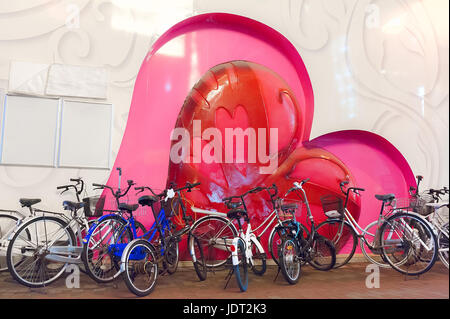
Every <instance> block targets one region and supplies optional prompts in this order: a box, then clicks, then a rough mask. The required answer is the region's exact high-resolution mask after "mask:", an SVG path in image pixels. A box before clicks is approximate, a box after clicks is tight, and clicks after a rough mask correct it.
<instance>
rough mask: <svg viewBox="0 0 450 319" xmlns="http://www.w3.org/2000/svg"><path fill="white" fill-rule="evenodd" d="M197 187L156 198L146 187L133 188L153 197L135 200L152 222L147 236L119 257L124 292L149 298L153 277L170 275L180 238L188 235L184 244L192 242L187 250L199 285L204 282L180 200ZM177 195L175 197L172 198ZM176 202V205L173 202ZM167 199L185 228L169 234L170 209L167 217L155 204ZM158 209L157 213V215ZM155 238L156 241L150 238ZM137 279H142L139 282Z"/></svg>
mask: <svg viewBox="0 0 450 319" xmlns="http://www.w3.org/2000/svg"><path fill="white" fill-rule="evenodd" d="M198 185H200V183H195V184H191V183H189V182H188V183H187V184H186V186H184V187H181V188H176V189H173V188H170V189H167V190H164V191H163V192H162V193H160V194H156V193H155V192H154V191H153V190H152V189H151V188H150V187H138V188H136V189H137V190H139V191H140V192H142V191H144V190H145V189H148V190H149V191H150V192H151V193H152V194H153V196H149V195H145V196H142V197H140V198H139V204H140V205H142V206H149V207H151V208H152V212H153V215H154V218H155V222H154V224H153V225H152V227H151V228H150V230H149V232H148V233H146V234H144V235H143V236H142V237H141V238H137V239H134V240H133V241H131V242H130V243H129V244H128V245H126V247H125V249H124V250H123V254H122V257H121V273H122V277H123V279H124V281H125V284H126V286H127V287H128V289H129V290H130V291H131V292H132V293H134V294H135V295H137V296H140V297H142V296H146V295H148V294H150V293H151V292H152V291H153V289H154V287H155V284H156V280H157V277H158V276H159V275H163V274H165V273H168V274H173V273H174V272H175V271H176V269H177V266H178V260H179V248H178V243H179V242H180V241H181V239H182V237H183V236H184V235H186V234H187V235H188V242H190V241H192V243H193V247H191V248H190V249H189V253H190V255H191V258H192V262H193V265H194V269H195V271H196V274H197V276H198V278H199V279H200V281H203V280H206V276H207V271H206V267H205V262H204V257H203V250H202V247H201V245H200V241H199V240H198V239H197V238H196V236H195V235H193V234H192V222H193V219H192V217H191V216H188V215H186V206H185V205H184V203H183V201H182V200H181V192H182V191H183V190H186V191H187V192H190V191H191V190H192V189H193V188H194V187H196V186H198ZM175 195H177V197H175ZM174 198H175V199H178V201H176V200H175V199H174ZM168 199H171V200H172V203H171V204H173V202H175V201H176V202H177V203H178V204H179V205H180V208H181V213H182V219H183V221H184V222H185V226H184V227H183V228H182V229H179V230H178V231H176V232H174V233H172V230H174V228H175V227H174V225H173V224H172V223H171V221H170V219H169V217H173V216H172V213H173V211H174V210H173V209H172V210H171V211H170V212H169V213H168V214H167V213H166V211H165V208H164V207H163V205H161V207H158V205H157V204H158V203H162V202H163V201H164V202H167V200H168ZM158 208H160V210H159V211H158ZM157 235H159V238H157V239H156V240H155V239H154V237H156V236H157ZM148 236H149V238H148V239H146V237H148ZM160 263H162V269H163V270H162V271H161V272H159V271H158V269H159V266H158V265H159V264H160ZM141 276H142V277H143V278H141Z"/></svg>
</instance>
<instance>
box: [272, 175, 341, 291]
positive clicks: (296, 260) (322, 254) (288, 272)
mask: <svg viewBox="0 0 450 319" xmlns="http://www.w3.org/2000/svg"><path fill="white" fill-rule="evenodd" d="M308 181H309V178H308V179H304V180H302V181H301V182H300V183H298V182H294V187H292V188H290V189H289V190H288V191H287V193H286V194H285V196H284V197H285V198H286V197H287V196H288V195H289V194H290V193H294V194H296V195H297V197H298V198H299V200H300V201H302V202H304V203H305V205H306V211H307V214H308V219H309V221H310V224H311V225H310V226H311V228H310V231H309V232H308V230H307V228H306V227H305V226H304V225H302V224H301V223H299V222H298V221H297V220H296V219H295V214H293V219H292V220H290V221H289V223H287V224H286V223H284V224H283V227H284V232H283V236H282V237H281V239H282V241H281V245H280V246H279V248H278V249H279V250H278V257H279V271H280V270H281V273H282V274H283V277H284V278H285V279H286V281H287V282H288V283H290V284H292V285H293V284H296V283H297V282H298V280H299V278H300V273H301V266H302V265H303V264H305V263H309V264H310V265H311V266H312V267H314V268H315V269H317V270H321V271H327V270H330V269H332V268H333V267H334V265H335V263H336V249H335V247H334V245H333V243H332V242H331V241H330V240H329V239H327V238H326V237H324V236H322V235H320V234H319V233H318V232H317V230H316V226H315V224H314V217H313V215H312V213H311V209H310V207H309V202H308V198H307V196H306V192H305V191H304V189H303V185H304V184H305V183H307V182H308ZM299 192H300V193H301V194H299ZM294 205H295V204H292V203H291V204H286V203H282V204H281V205H280V209H282V210H289V209H291V210H292V209H296V208H297V207H295V206H294Z"/></svg>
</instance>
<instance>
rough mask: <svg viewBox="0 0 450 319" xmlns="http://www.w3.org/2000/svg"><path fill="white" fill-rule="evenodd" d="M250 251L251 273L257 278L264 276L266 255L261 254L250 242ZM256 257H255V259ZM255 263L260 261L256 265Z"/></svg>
mask: <svg viewBox="0 0 450 319" xmlns="http://www.w3.org/2000/svg"><path fill="white" fill-rule="evenodd" d="M250 245H251V247H250V249H251V252H252V259H253V264H252V267H251V269H252V271H253V273H254V274H255V275H257V276H262V275H264V274H265V272H266V270H267V263H266V254H265V253H264V251H263V252H261V251H260V250H259V248H258V246H257V245H256V244H255V243H254V242H253V241H251V242H250ZM255 256H256V257H255ZM257 261H261V263H259V262H258V263H257Z"/></svg>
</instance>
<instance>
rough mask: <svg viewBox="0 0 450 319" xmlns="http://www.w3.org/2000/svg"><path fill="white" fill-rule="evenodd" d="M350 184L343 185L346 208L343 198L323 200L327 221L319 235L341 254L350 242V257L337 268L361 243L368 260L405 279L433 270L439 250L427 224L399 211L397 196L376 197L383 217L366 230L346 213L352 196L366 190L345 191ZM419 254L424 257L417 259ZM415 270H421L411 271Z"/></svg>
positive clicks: (401, 209)
mask: <svg viewBox="0 0 450 319" xmlns="http://www.w3.org/2000/svg"><path fill="white" fill-rule="evenodd" d="M348 184H349V181H341V182H340V188H341V191H342V193H343V194H344V195H345V204H344V205H342V199H341V198H340V197H336V198H335V200H334V201H330V195H327V196H326V197H325V196H324V197H323V198H321V200H322V206H323V208H324V211H325V214H326V215H327V217H328V219H327V220H326V221H324V222H322V223H321V224H319V226H318V227H317V229H318V231H319V232H320V233H321V234H322V235H324V236H325V237H327V238H331V240H332V242H333V243H334V245H335V247H336V250H337V251H338V252H339V251H341V249H342V248H343V247H344V246H345V244H346V243H347V240H351V242H350V245H351V251H350V253H349V254H348V255H347V257H346V258H345V259H344V260H343V261H342V262H340V263H338V264H336V267H341V266H343V265H345V264H347V263H348V262H349V261H350V259H351V258H352V257H353V255H354V253H355V250H356V245H357V244H358V241H359V243H360V247H361V251H362V252H363V254H364V256H365V257H366V259H367V260H368V261H370V262H371V263H373V264H376V265H378V266H379V267H383V268H389V267H392V268H393V269H395V270H397V271H399V272H400V273H403V274H406V275H420V274H423V273H425V272H427V271H428V270H429V269H431V267H432V266H433V264H434V262H435V261H436V256H437V246H436V237H435V235H434V233H433V231H432V229H431V227H430V226H429V225H428V223H427V222H426V221H425V220H424V219H423V218H421V217H420V216H418V215H415V214H411V213H408V212H407V211H405V210H404V208H400V207H397V203H396V198H395V195H394V194H386V195H375V198H376V199H378V200H379V201H381V202H382V204H381V209H380V214H379V216H378V219H377V220H375V221H373V222H372V223H369V224H368V225H367V226H366V227H365V228H364V229H363V228H361V226H359V224H358V223H357V222H356V220H355V219H354V218H353V216H352V215H351V214H350V213H349V211H348V210H347V203H348V199H349V195H350V192H353V193H355V194H356V195H359V192H360V191H364V189H363V188H358V187H348V188H347V190H346V191H345V190H344V189H343V187H344V186H345V185H348ZM389 207H390V208H389ZM420 253H423V254H424V256H421V255H418V254H420ZM372 254H373V255H372ZM377 256H379V257H377ZM380 259H381V260H380ZM421 265H423V266H421ZM413 266H417V267H419V269H416V270H411V267H413Z"/></svg>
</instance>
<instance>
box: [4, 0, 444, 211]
mask: <svg viewBox="0 0 450 319" xmlns="http://www.w3.org/2000/svg"><path fill="white" fill-rule="evenodd" d="M448 7H449V2H448V1H447V0H423V1H419V0H409V1H408V0H404V1H401V0H377V1H370V0H360V1H356V0H245V1H242V0H227V1H223V0H194V1H191V0H170V1H169V0H168V1H149V0H142V1H141V0H96V1H88V0H70V1H69V0H60V1H57V0H20V1H19V0H15V1H6V0H3V1H0V95H1V92H2V89H3V91H5V90H6V89H7V85H8V77H9V63H10V61H11V60H16V61H29V62H36V63H66V64H75V65H84V66H101V67H105V68H107V69H108V71H109V74H110V78H109V83H108V98H107V100H106V101H107V102H111V103H113V105H114V114H115V118H114V128H113V143H112V149H113V154H112V155H113V159H114V158H115V156H116V153H117V150H118V148H119V145H120V141H121V138H122V134H123V131H124V129H125V124H126V120H127V114H128V110H129V106H130V100H131V97H132V92H133V85H134V80H135V77H136V74H137V72H138V70H139V66H140V64H141V62H142V60H143V58H144V56H145V54H146V53H147V50H148V48H149V47H150V45H151V43H152V41H154V40H155V39H156V37H157V35H158V34H161V33H162V32H163V31H164V30H165V29H167V28H168V27H170V25H172V24H174V23H175V22H176V21H179V20H181V19H183V18H185V17H186V16H188V15H189V14H198V13H206V12H229V13H234V14H240V15H244V16H247V17H250V18H253V19H256V20H259V21H261V22H263V23H265V24H267V25H269V26H271V27H273V28H274V29H276V30H278V31H279V32H281V33H282V34H284V35H285V36H286V37H287V38H288V39H289V40H290V41H292V43H293V44H294V45H295V46H296V48H297V49H298V50H299V52H300V54H301V56H302V58H303V59H304V62H305V64H306V67H307V69H308V71H309V75H310V77H311V81H312V84H313V89H314V93H315V115H314V123H313V130H312V137H316V136H319V135H321V134H324V133H328V132H331V131H336V130H343V129H363V130H368V131H372V132H375V133H377V134H380V135H382V136H384V137H385V138H387V139H388V140H389V141H391V142H392V143H393V144H394V145H395V146H396V147H397V148H398V149H399V150H400V151H401V152H402V153H403V154H404V155H405V157H406V159H407V160H408V162H409V163H410V164H411V166H412V168H413V170H414V172H415V173H416V174H423V175H424V176H425V181H424V186H432V187H439V186H443V185H448V183H449V181H448V179H449V171H448V166H449V134H448V129H449V126H448V118H449V100H448V86H449V73H448V61H449V45H448V37H449V24H448V22H449V17H448ZM78 12H79V15H77V13H78ZM108 175H109V172H108V171H105V170H83V169H80V170H78V169H62V168H57V169H55V168H43V167H14V166H0V201H1V205H0V207H1V208H16V207H17V206H18V205H17V200H18V198H19V197H26V196H29V197H42V198H43V204H42V205H41V207H47V208H50V209H58V208H59V207H60V205H61V204H60V203H61V198H60V197H59V195H58V193H57V192H56V191H55V187H56V186H57V185H59V184H62V183H64V182H65V181H68V179H69V178H70V177H74V176H82V177H84V178H85V179H86V180H87V181H88V182H89V184H90V183H92V182H100V183H101V182H105V181H106V180H107V177H108ZM66 198H71V196H70V195H68V196H66Z"/></svg>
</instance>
